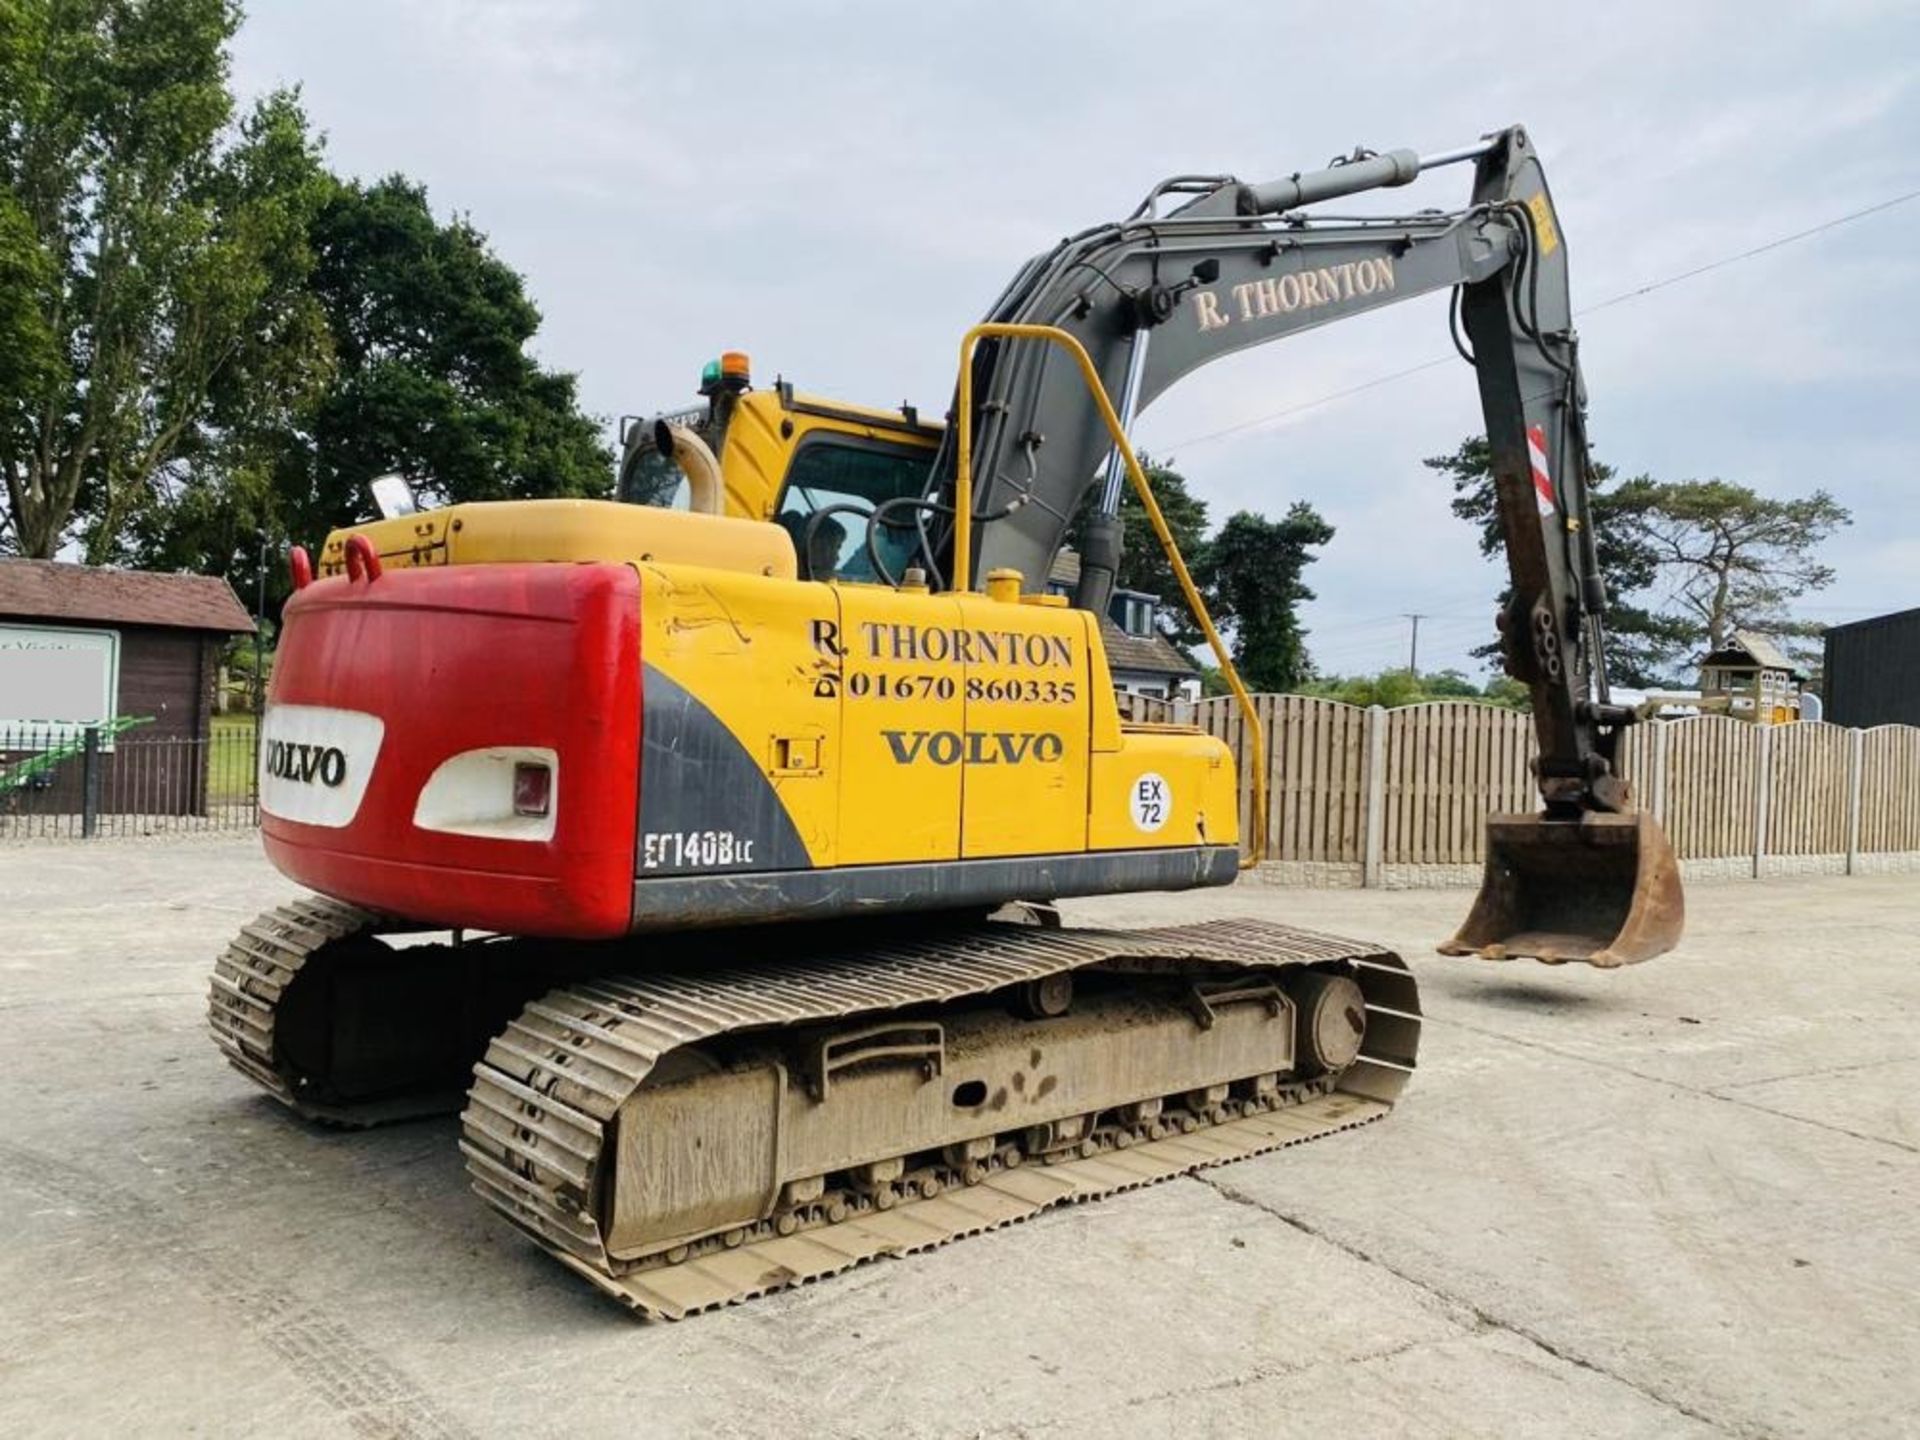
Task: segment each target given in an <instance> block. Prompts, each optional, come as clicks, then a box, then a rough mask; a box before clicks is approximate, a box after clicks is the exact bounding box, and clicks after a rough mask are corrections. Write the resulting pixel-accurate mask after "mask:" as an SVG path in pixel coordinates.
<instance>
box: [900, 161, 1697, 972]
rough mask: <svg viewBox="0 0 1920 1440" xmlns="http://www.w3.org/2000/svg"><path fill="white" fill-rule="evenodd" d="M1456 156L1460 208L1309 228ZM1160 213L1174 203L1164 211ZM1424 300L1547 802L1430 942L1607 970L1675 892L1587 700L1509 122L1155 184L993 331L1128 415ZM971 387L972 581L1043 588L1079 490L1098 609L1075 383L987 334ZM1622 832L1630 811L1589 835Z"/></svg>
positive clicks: (1587, 472) (1600, 610)
mask: <svg viewBox="0 0 1920 1440" xmlns="http://www.w3.org/2000/svg"><path fill="white" fill-rule="evenodd" d="M1467 162H1471V163H1472V164H1473V166H1474V183H1473V191H1472V198H1471V201H1470V203H1469V204H1468V205H1467V206H1466V207H1464V208H1463V209H1460V210H1458V211H1453V212H1439V211H1433V210H1422V211H1420V212H1418V213H1415V214H1410V215H1401V216H1391V215H1386V216H1372V217H1365V218H1351V217H1340V218H1333V219H1321V218H1318V217H1317V216H1316V215H1315V214H1314V213H1312V212H1311V211H1310V210H1309V209H1308V208H1307V207H1310V206H1313V205H1315V204H1318V203H1322V202H1325V201H1328V200H1332V199H1337V198H1342V197H1346V196H1353V195H1359V194H1362V193H1365V192H1368V191H1372V190H1377V189H1383V188H1391V187H1397V186H1401V185H1405V184H1407V183H1409V182H1411V181H1412V180H1414V179H1415V178H1417V177H1418V176H1419V175H1421V174H1422V173H1425V172H1427V171H1431V170H1434V169H1437V168H1440V167H1443V166H1450V165H1455V164H1461V163H1467ZM1169 197H1181V198H1183V199H1184V202H1185V203H1183V204H1181V205H1180V206H1179V208H1178V209H1175V210H1173V211H1172V212H1171V213H1169V214H1166V215H1161V214H1159V213H1158V210H1159V206H1160V204H1161V202H1162V201H1164V200H1166V199H1168V198H1169ZM1445 290H1452V291H1454V292H1455V305H1456V307H1457V311H1456V315H1455V317H1454V318H1455V321H1456V333H1455V341H1456V344H1458V345H1459V346H1460V347H1461V351H1462V354H1463V356H1465V358H1467V359H1468V360H1469V362H1470V363H1471V364H1472V365H1473V367H1474V370H1475V373H1476V378H1477V379H1478V382H1479V390H1480V400H1481V408H1482V412H1483V417H1484V421H1485V426H1486V433H1487V438H1488V442H1489V446H1490V449H1491V452H1492V458H1493V475H1494V485H1495V490H1496V494H1497V497H1498V508H1499V518H1500V526H1501V534H1502V537H1503V539H1504V541H1505V549H1506V555H1507V565H1508V573H1509V578H1510V582H1511V583H1510V587H1509V598H1508V600H1507V603H1506V605H1505V606H1504V608H1503V609H1502V611H1501V613H1500V615H1499V616H1498V617H1497V618H1498V623H1499V628H1500V631H1501V634H1502V637H1503V649H1504V651H1505V657H1506V665H1507V669H1508V672H1509V673H1510V674H1512V675H1514V676H1515V677H1516V678H1518V679H1520V680H1523V681H1524V682H1526V684H1527V686H1528V689H1529V692H1530V695H1531V705H1532V712H1533V720H1534V729H1535V734H1536V737H1537V741H1538V755H1537V758H1536V760H1535V772H1536V775H1537V777H1538V781H1539V787H1540V793H1541V799H1542V807H1543V808H1542V812H1541V813H1540V814H1539V815H1537V816H1506V817H1501V818H1500V819H1499V820H1498V822H1497V823H1495V824H1493V825H1492V826H1491V827H1490V830H1489V835H1488V842H1487V848H1486V853H1487V862H1486V863H1487V873H1486V878H1485V884H1484V889H1483V893H1482V895H1481V897H1480V899H1479V901H1478V903H1477V904H1476V905H1475V907H1474V911H1473V915H1474V919H1473V920H1472V921H1471V922H1470V923H1469V924H1468V925H1467V926H1466V927H1464V928H1463V929H1462V930H1461V931H1460V933H1459V934H1458V935H1457V936H1455V937H1454V939H1453V940H1451V941H1450V942H1448V944H1447V945H1446V946H1444V947H1443V949H1444V950H1445V951H1446V952H1447V953H1450V954H1478V955H1482V956H1485V957H1487V958H1498V959H1507V958H1517V957H1521V956H1529V955H1530V956H1533V957H1535V958H1538V959H1542V960H1548V961H1552V962H1555V963H1558V962H1561V961H1566V960H1586V961H1589V962H1591V963H1593V964H1596V965H1602V966H1611V965H1617V964H1621V963H1627V962H1629V961H1636V960H1643V959H1647V958H1650V957H1651V956H1653V955H1658V954H1661V953H1663V952H1664V951H1666V950H1669V949H1671V948H1672V947H1673V945H1674V944H1675V943H1676V942H1677V941H1678V938H1679V934H1680V927H1681V920H1682V915H1683V912H1684V901H1683V898H1682V895H1681V890H1680V884H1679V879H1678V867H1677V865H1676V864H1675V862H1674V860H1673V856H1672V853H1671V849H1670V847H1669V846H1668V845H1667V842H1666V839H1665V836H1664V835H1663V834H1662V832H1661V831H1660V828H1659V826H1658V825H1657V824H1656V823H1655V822H1654V821H1653V820H1652V819H1651V818H1649V817H1646V816H1644V815H1638V814H1636V813H1635V810H1634V804H1633V800H1632V797H1631V795H1630V793H1629V790H1628V786H1627V784H1626V782H1625V780H1624V778H1623V777H1622V776H1621V775H1620V774H1619V773H1618V770H1617V768H1616V747H1617V743H1618V736H1619V732H1620V730H1621V729H1622V728H1623V727H1624V726H1625V725H1627V724H1629V723H1632V722H1633V720H1634V719H1635V718H1636V717H1635V716H1634V714H1633V712H1632V711H1631V710H1630V709H1628V708H1627V707H1624V706H1616V705H1614V704H1613V703H1611V699H1610V697H1609V694H1608V685H1607V672H1606V654H1605V630H1604V624H1603V614H1604V610H1605V605H1606V593H1605V586H1604V584H1603V582H1602V579H1601V575H1600V570H1599V563H1598V559H1597V554H1596V551H1595V535H1594V527H1593V522H1592V513H1591V506H1590V483H1589V482H1590V476H1591V473H1592V462H1591V459H1590V457H1589V455H1588V449H1587V441H1586V431H1585V414H1586V395H1585V389H1584V385H1583V382H1582V379H1581V374H1580V365H1579V356H1578V342H1577V338H1576V336H1575V334H1574V330H1573V323H1572V306H1571V301H1570V299H1569V291H1568V280H1567V245H1566V240H1565V237H1564V236H1563V235H1562V234H1561V231H1560V225H1559V220H1558V217H1557V214H1556V212H1555V210H1554V206H1553V201H1552V197H1551V195H1550V193H1549V191H1548V189H1547V183H1546V177H1545V175H1544V173H1543V171H1542V169H1541V165H1540V161H1539V158H1538V156H1537V155H1536V153H1535V152H1534V149H1533V146H1532V144H1531V142H1530V141H1529V140H1528V138H1527V136H1526V133H1525V132H1524V131H1523V130H1521V129H1519V128H1517V127H1516V128H1512V129H1508V130H1504V131H1500V132H1498V133H1496V134H1493V135H1491V136H1488V137H1487V138H1485V139H1484V140H1482V141H1480V142H1478V143H1476V144H1473V145H1467V146H1462V147H1459V148H1457V149H1453V150H1448V151H1444V152H1441V153H1439V154H1436V155H1432V156H1427V157H1422V156H1420V155H1417V154H1415V153H1414V152H1412V151H1410V150H1395V151H1390V152H1387V153H1384V154H1373V153H1368V152H1359V153H1356V155H1355V156H1353V157H1352V158H1350V159H1347V160H1343V161H1339V162H1336V163H1335V164H1333V165H1331V166H1329V167H1328V168H1326V169H1324V170H1321V171H1317V172H1311V173H1305V174H1294V175H1292V176H1289V177H1287V178H1285V179H1283V180H1278V181H1273V182H1269V183H1267V184H1261V185H1247V184H1242V183H1240V182H1239V181H1237V180H1234V179H1233V178H1231V177H1202V178H1194V177H1187V178H1183V179H1178V180H1173V181H1168V182H1164V183H1163V184H1162V185H1160V186H1158V187H1156V188H1155V190H1154V191H1153V192H1152V193H1151V194H1149V196H1148V197H1147V199H1146V200H1145V201H1144V202H1143V203H1142V204H1141V206H1140V207H1139V208H1138V209H1137V210H1136V211H1135V212H1134V214H1133V215H1132V216H1130V217H1129V218H1128V219H1127V220H1125V221H1123V222H1119V223H1117V224H1113V225H1108V226H1101V227H1096V228H1095V229H1092V230H1089V231H1085V232H1083V233H1081V234H1079V235H1076V236H1073V237H1070V238H1069V239H1067V240H1064V241H1062V242H1061V243H1060V244H1059V245H1058V246H1056V247H1055V248H1054V249H1053V250H1051V251H1049V252H1048V253H1046V254H1044V255H1041V256H1038V257H1036V258H1035V259H1033V260H1032V261H1029V262H1028V264H1027V265H1026V266H1025V267H1024V268H1023V269H1022V270H1021V272H1020V273H1019V275H1018V276H1016V278H1015V280H1014V282H1013V284H1011V285H1010V286H1009V287H1008V289H1007V290H1006V292H1004V293H1003V295H1002V296H1001V298H1000V300H999V301H998V302H997V303H996V304H995V306H994V307H993V309H992V310H991V311H990V312H989V316H988V319H989V321H990V322H993V323H997V324H999V325H1002V326H1005V325H1034V324H1040V325H1047V326H1052V327H1056V328H1057V329H1059V330H1060V331H1063V332H1065V333H1067V334H1069V335H1071V336H1073V337H1074V339H1075V340H1076V341H1078V342H1079V343H1080V344H1081V345H1082V346H1083V347H1084V348H1085V350H1086V352H1087V354H1088V356H1089V358H1090V359H1091V360H1092V363H1093V367H1094V368H1095V370H1096V371H1097V372H1098V373H1099V374H1100V376H1101V379H1102V381H1103V384H1104V387H1105V389H1106V392H1107V394H1108V395H1109V396H1111V397H1113V401H1114V405H1115V407H1116V408H1117V409H1118V410H1119V412H1120V416H1121V419H1122V421H1123V423H1124V422H1130V421H1131V420H1132V419H1133V418H1134V417H1135V416H1137V415H1138V414H1139V413H1140V412H1141V411H1142V410H1144V409H1145V408H1146V407H1147V406H1148V405H1149V404H1151V403H1152V402H1153V400H1154V399H1155V398H1157V397H1158V396H1159V395H1160V394H1162V393H1164V392H1165V391H1166V390H1167V389H1169V388H1170V387H1171V386H1172V385H1174V384H1175V383H1176V382H1178V381H1179V380H1180V379H1181V378H1183V377H1184V376H1186V375H1187V374H1189V373H1191V372H1192V371H1194V370H1196V369H1198V368H1199V367H1201V366H1202V365H1205V364H1206V363H1208V362H1209V361H1211V360H1214V359H1218V358H1220V357H1221V356H1224V355H1227V354H1231V353H1233V352H1235V351H1239V350H1243V349H1246V348H1249V347H1251V346H1255V345H1261V344H1265V343H1267V342H1269V341H1273V340H1278V339H1282V338H1285V337H1286V336H1289V335H1292V334H1296V333H1298V332H1299V331H1302V330H1306V329H1310V328H1313V327H1315V326H1319V325H1324V324H1328V323H1331V322H1333V321H1336V320H1340V319H1345V318H1347V317H1348V316H1351V315H1356V314H1360V313H1364V312H1366V311H1371V310H1375V309H1379V308H1381V307H1383V306H1386V305H1391V304H1395V303H1398V302H1399V301H1401V300H1405V299H1409V298H1411V297H1414V296H1417V295H1424V294H1430V293H1434V292H1438V291H1445ZM1462 329H1463V330H1464V336H1463V335H1462V334H1461V333H1460V331H1461V330H1462ZM969 380H970V382H971V383H970V385H969V386H968V389H969V391H970V392H971V395H972V396H973V397H974V398H973V403H972V407H971V409H972V415H971V418H972V420H973V426H972V428H973V431H974V437H975V438H974V440H973V445H972V454H971V456H970V457H969V459H970V461H971V469H972V474H973V477H974V478H973V484H972V486H971V488H972V492H973V496H974V500H973V502H972V505H971V506H970V512H971V513H970V515H969V519H968V528H969V531H970V533H971V534H972V535H973V536H975V537H977V542H976V543H975V544H974V545H973V546H970V547H966V549H967V550H968V552H970V553H971V554H972V555H973V556H975V557H977V558H975V559H973V561H972V563H971V565H970V567H969V568H970V570H971V571H972V572H974V573H988V572H991V571H993V570H995V569H1000V568H1002V567H1012V568H1015V569H1018V570H1020V571H1022V573H1023V574H1026V575H1027V576H1029V577H1030V578H1031V577H1033V576H1035V575H1044V573H1045V571H1046V568H1047V566H1048V565H1049V564H1050V563H1051V561H1052V558H1053V556H1054V554H1055V552H1056V551H1057V550H1058V548H1059V547H1060V545H1061V543H1062V541H1063V539H1064V537H1065V533H1066V527H1067V525H1068V524H1069V523H1070V522H1071V520H1072V518H1073V517H1074V516H1075V515H1077V514H1078V513H1079V511H1080V508H1081V502H1082V500H1083V498H1084V496H1085V494H1086V492H1087V491H1088V490H1089V489H1090V488H1093V487H1095V486H1098V487H1099V490H1100V504H1099V507H1098V517H1097V518H1096V519H1095V520H1094V521H1093V523H1092V525H1091V527H1090V529H1089V533H1088V534H1087V536H1086V538H1085V542H1084V544H1083V549H1082V555H1081V562H1080V588H1079V593H1078V595H1077V596H1076V601H1075V603H1076V604H1078V605H1079V606H1080V607H1082V608H1084V609H1089V610H1092V611H1095V612H1096V613H1097V612H1099V611H1102V610H1104V609H1105V608H1106V604H1107V597H1108V594H1109V593H1110V590H1111V587H1112V584H1113V577H1114V571H1115V567H1116V566H1117V565H1118V562H1119V555H1120V546H1121V535H1120V522H1119V495H1120V482H1121V478H1122V468H1123V467H1122V464H1121V461H1120V457H1119V455H1118V453H1117V447H1115V446H1114V445H1113V444H1112V441H1111V439H1110V438H1109V436H1108V435H1107V433H1106V431H1105V429H1104V428H1103V426H1102V424H1101V421H1100V416H1099V414H1098V412H1097V410H1096V408H1095V407H1093V406H1091V405H1088V404H1087V403H1086V401H1085V398H1084V392H1083V391H1082V390H1081V382H1080V377H1079V376H1078V375H1077V374H1075V373H1074V370H1073V367H1072V366H1071V365H1069V364H1066V363H1063V360H1062V357H1060V356H1059V355H1058V354H1057V353H1055V351H1054V347H1051V346H1049V345H1047V344H1045V343H1042V342H1039V341H1036V340H1032V339H1022V338H999V339H995V340H990V341H987V342H985V343H983V344H981V345H980V346H979V347H978V349H977V350H976V352H975V359H974V362H973V369H972V374H971V375H970V376H969ZM952 449H953V447H952V445H951V443H949V445H948V447H947V452H946V453H945V455H944V456H943V459H945V461H946V462H947V463H946V465H945V467H944V468H943V469H939V470H937V471H936V473H935V477H934V480H933V482H932V485H931V495H932V500H931V501H930V505H931V506H932V508H933V509H935V510H936V511H937V512H940V513H944V514H951V508H950V502H951V499H952V495H953V491H954V486H953V484H952V470H953V469H954V468H955V464H954V462H955V461H956V460H957V457H956V456H954V455H953V454H952V453H951V452H952ZM941 500H945V501H947V502H949V504H948V506H947V507H945V508H944V509H943V508H942V507H941V506H940V504H939V502H940V501H941ZM953 533H954V531H953V528H952V527H951V526H949V528H947V529H946V530H945V531H940V530H938V529H937V528H936V529H935V530H934V533H933V534H932V535H931V536H930V537H929V540H928V545H927V549H926V555H927V563H928V564H929V565H930V566H932V567H933V568H934V569H935V570H936V571H938V570H939V569H940V568H941V567H942V566H943V565H948V566H950V565H951V563H952V559H953V555H954V545H953ZM967 578H969V577H965V576H963V577H960V581H961V583H964V582H965V581H966V579H967ZM1622 815H1634V816H1635V818H1634V819H1633V821H1632V823H1630V824H1620V823H1610V822H1609V823H1599V822H1600V821H1602V820H1606V819H1608V817H1615V816H1622ZM1583 821H1585V822H1586V823H1584V824H1583V823H1582V822H1583ZM1603 835H1604V836H1605V837H1606V838H1605V839H1602V838H1601V837H1602V836H1603ZM1616 922H1617V923H1616ZM1549 937H1550V938H1549ZM1629 937H1631V939H1629Z"/></svg>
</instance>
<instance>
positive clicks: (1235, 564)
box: [1201, 500, 1333, 691]
mask: <svg viewBox="0 0 1920 1440" xmlns="http://www.w3.org/2000/svg"><path fill="white" fill-rule="evenodd" d="M1332 538H1333V526H1331V525H1329V524H1328V523H1327V522H1326V521H1325V520H1324V519H1322V518H1321V516H1320V514H1319V512H1318V511H1316V510H1315V509H1314V508H1313V507H1312V506H1311V505H1309V504H1307V503H1306V502H1305V501H1304V500H1296V501H1295V502H1294V503H1293V504H1292V505H1291V506H1290V507H1289V508H1288V510H1287V513H1286V515H1285V516H1283V517H1282V518H1281V519H1279V520H1269V519H1267V518H1266V517H1265V516H1263V515H1256V514H1254V513H1253V512H1252V511H1249V510H1242V511H1239V512H1238V513H1237V514H1235V515H1233V516H1231V517H1230V518H1229V519H1228V520H1227V523H1226V524H1225V525H1223V526H1221V527H1220V533H1219V534H1218V535H1216V536H1214V537H1213V539H1212V540H1210V541H1209V542H1208V543H1207V548H1206V552H1205V555H1204V557H1203V559H1202V562H1201V570H1202V575H1203V577H1204V581H1203V583H1204V584H1205V586H1206V588H1207V590H1208V591H1209V592H1210V596H1211V600H1210V603H1211V605H1212V607H1213V612H1214V618H1215V620H1216V621H1219V622H1222V623H1225V624H1227V625H1230V626H1231V627H1232V632H1233V640H1232V649H1233V663H1234V667H1235V668H1236V669H1238V670H1239V671H1240V675H1241V678H1242V679H1243V680H1244V681H1245V682H1246V684H1247V686H1248V688H1249V689H1253V690H1266V691H1285V690H1294V689H1298V688H1299V686H1300V685H1301V684H1302V682H1304V681H1306V680H1308V679H1311V678H1312V675H1313V664H1312V661H1311V660H1310V659H1309V658H1308V655H1307V646H1306V632H1305V631H1304V630H1303V629H1302V628H1301V626H1300V618H1299V607H1300V605H1301V604H1302V603H1303V602H1305V601H1308V600H1311V599H1313V598H1314V596H1313V591H1312V590H1310V589H1308V588H1307V586H1306V584H1305V582H1304V580H1303V579H1302V576H1303V575H1304V573H1305V571H1306V567H1307V566H1308V565H1310V564H1312V563H1313V561H1314V559H1315V558H1316V557H1315V556H1314V554H1313V552H1314V551H1315V550H1317V549H1318V548H1319V547H1320V546H1322V545H1325V544H1326V543H1327V542H1328V541H1329V540H1331V539H1332Z"/></svg>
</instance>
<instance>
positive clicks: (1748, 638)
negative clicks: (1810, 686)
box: [1700, 630, 1807, 725]
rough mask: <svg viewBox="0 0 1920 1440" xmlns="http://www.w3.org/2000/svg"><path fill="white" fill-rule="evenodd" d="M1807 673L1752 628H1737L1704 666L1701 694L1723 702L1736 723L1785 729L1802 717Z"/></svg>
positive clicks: (1705, 661)
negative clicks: (1754, 723) (1739, 721)
mask: <svg viewBox="0 0 1920 1440" xmlns="http://www.w3.org/2000/svg"><path fill="white" fill-rule="evenodd" d="M1806 683H1807V672H1806V671H1805V670H1804V669H1802V668H1801V667H1800V666H1798V665H1796V664H1795V663H1794V662H1793V661H1792V660H1791V659H1790V658H1789V657H1788V656H1787V654H1786V652H1785V651H1783V650H1782V649H1781V648H1780V647H1779V646H1778V645H1776V644H1774V643H1773V641H1771V640H1769V639H1768V638H1767V637H1766V636H1765V635H1760V634H1756V633H1755V632H1754V631H1752V630H1736V631H1734V632H1733V637H1732V638H1731V639H1730V640H1729V641H1728V642H1727V643H1726V644H1725V645H1724V646H1722V647H1721V648H1720V649H1718V650H1715V651H1712V652H1711V653H1710V654H1708V655H1707V657H1706V658H1705V659H1704V660H1702V661H1701V662H1700V694H1701V697H1702V698H1703V699H1706V700H1716V699H1718V700H1724V701H1725V702H1726V706H1727V713H1728V714H1730V715H1731V716H1733V718H1734V719H1736V720H1752V721H1756V722H1758V723H1759V724H1762V725H1785V724H1789V723H1791V722H1792V721H1795V720H1798V719H1799V718H1800V689H1801V687H1802V686H1803V685H1805V684H1806Z"/></svg>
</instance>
